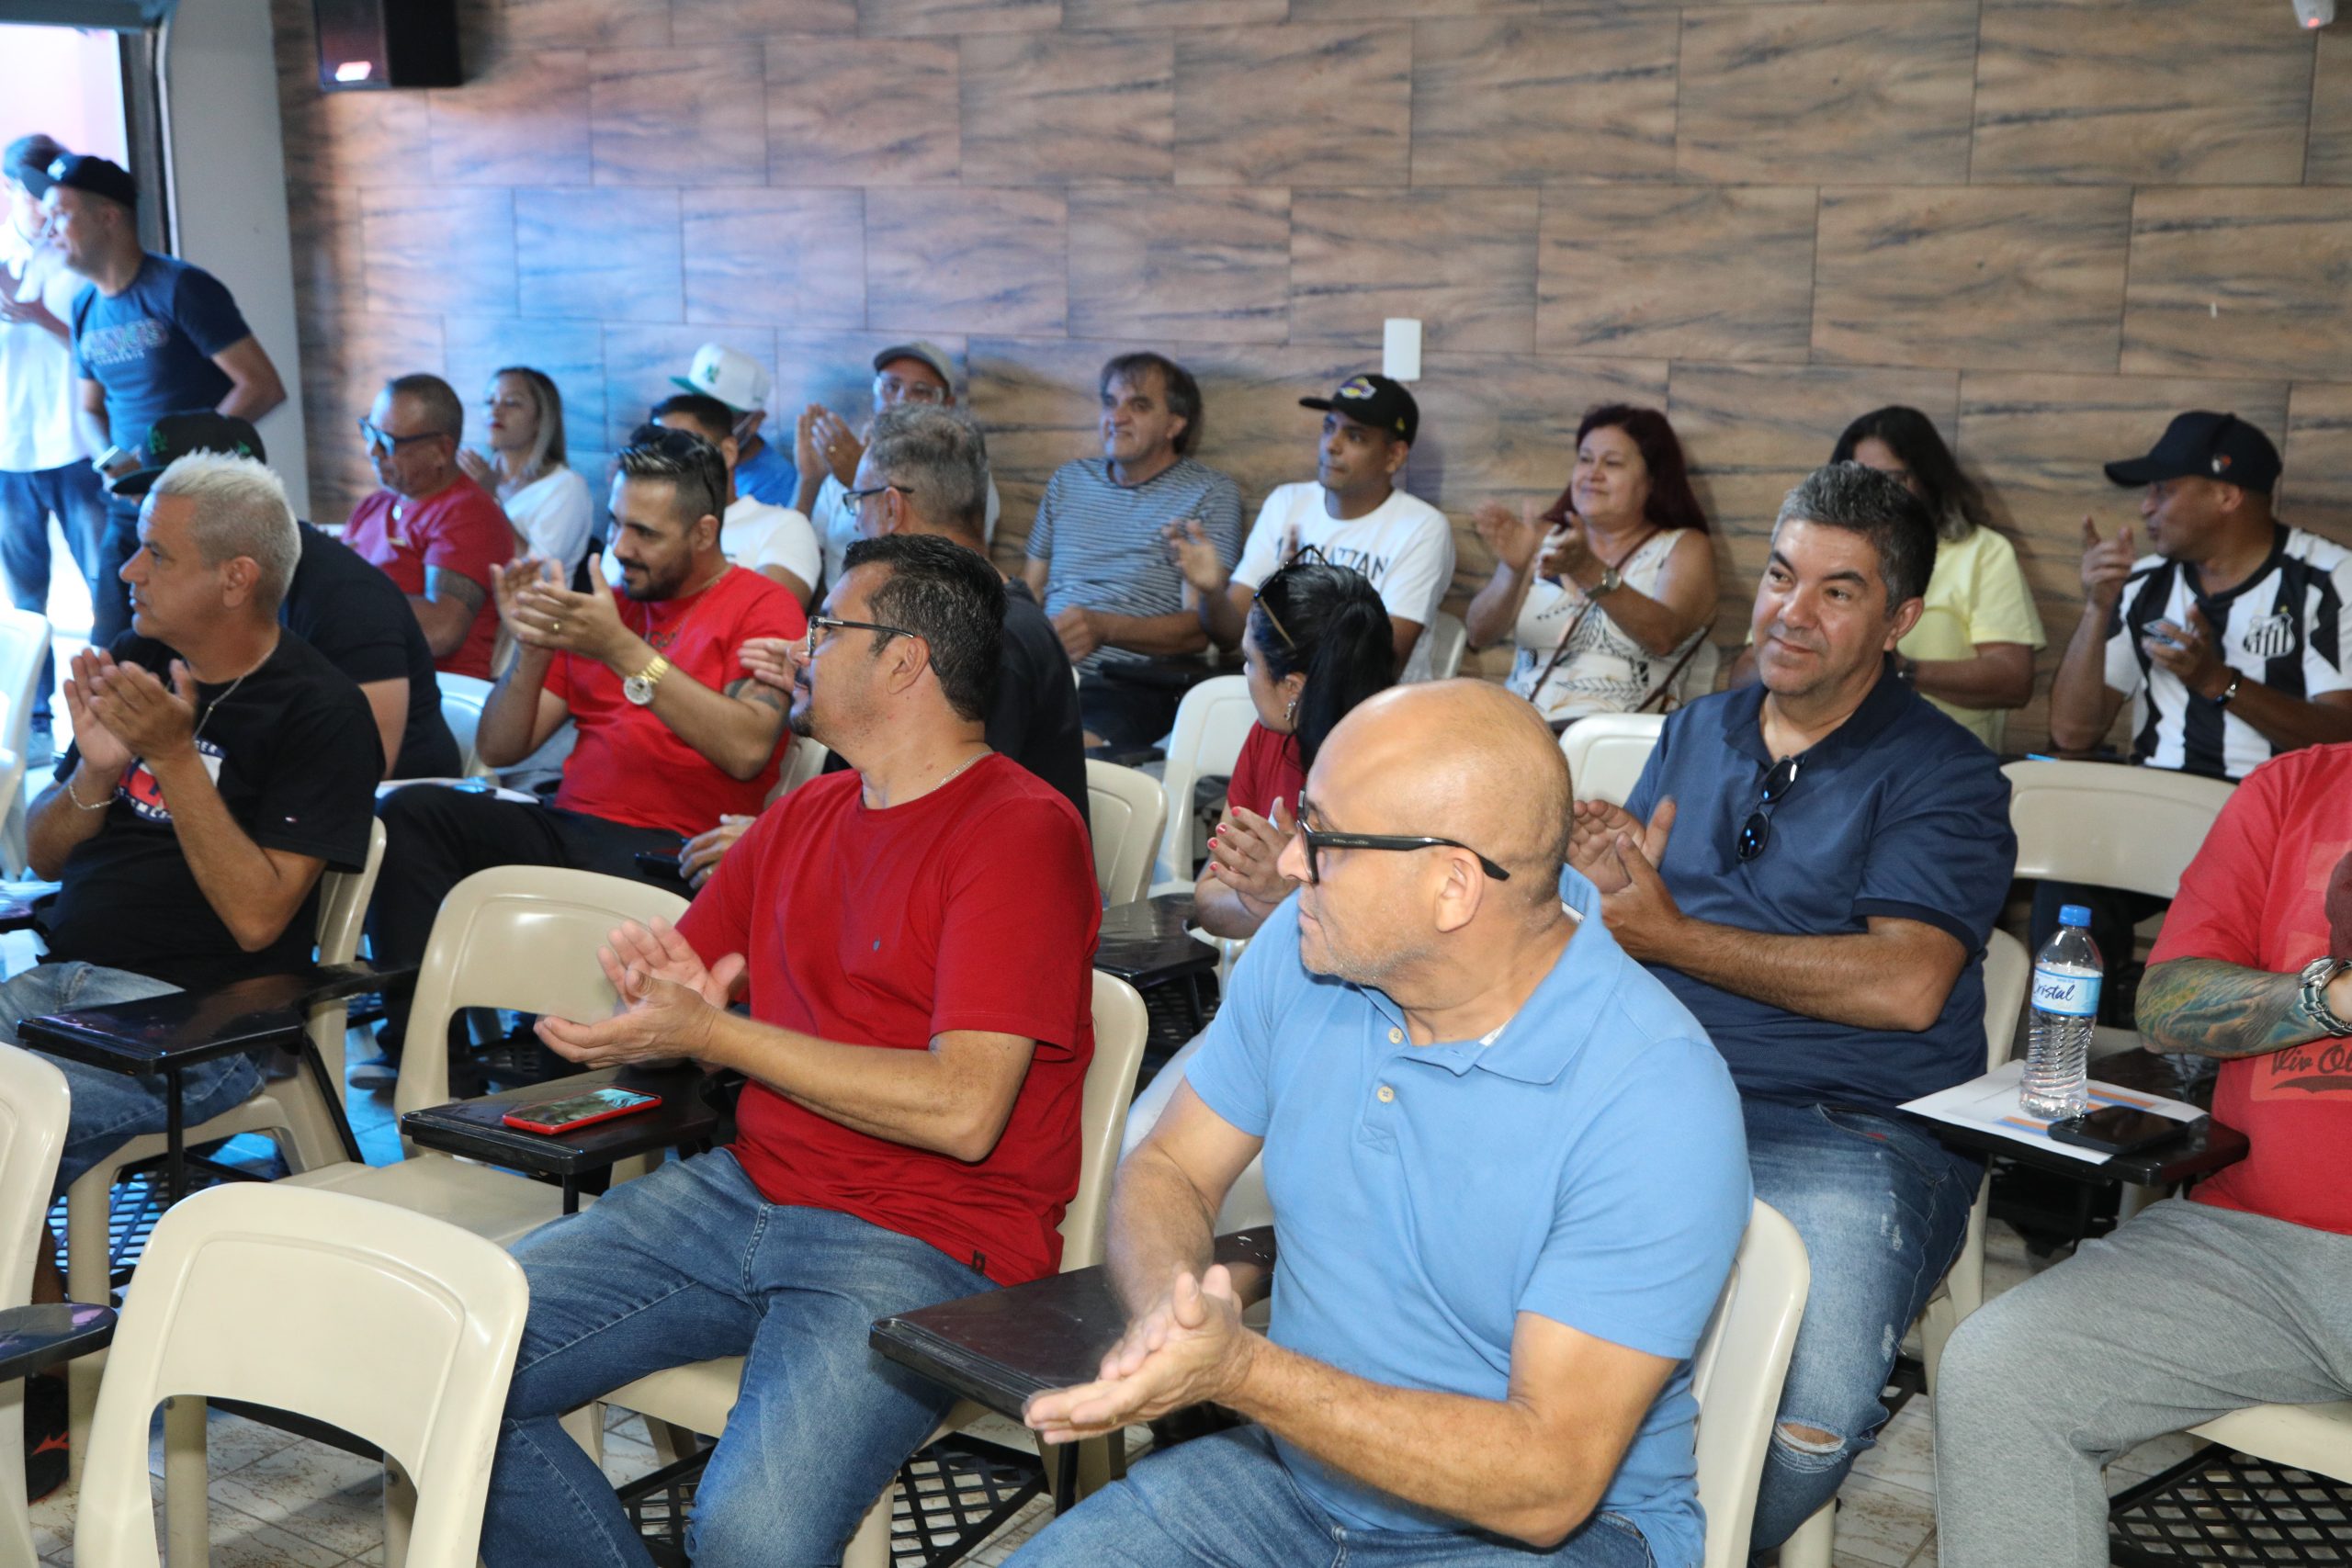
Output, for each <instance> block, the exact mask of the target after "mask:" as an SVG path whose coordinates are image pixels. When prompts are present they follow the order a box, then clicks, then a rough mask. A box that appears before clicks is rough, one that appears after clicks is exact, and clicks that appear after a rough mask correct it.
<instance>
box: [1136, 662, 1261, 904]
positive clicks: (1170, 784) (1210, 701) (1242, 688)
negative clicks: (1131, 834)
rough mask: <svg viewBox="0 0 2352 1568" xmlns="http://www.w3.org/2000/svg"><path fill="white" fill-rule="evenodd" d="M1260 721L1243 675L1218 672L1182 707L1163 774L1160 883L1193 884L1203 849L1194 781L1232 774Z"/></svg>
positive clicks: (1155, 878) (1155, 875)
mask: <svg viewBox="0 0 2352 1568" xmlns="http://www.w3.org/2000/svg"><path fill="white" fill-rule="evenodd" d="M1257 722H1258V705H1257V704H1256V703H1253V702H1251V701H1250V682H1249V680H1248V679H1247V678H1246V677H1244V676H1240V675H1213V676H1211V677H1210V678H1209V679H1207V680H1205V681H1204V682H1201V683H1200V684H1199V685H1197V686H1194V687H1193V689H1192V690H1191V691H1189V692H1186V693H1185V694H1184V700H1183V701H1182V702H1181V703H1179V704H1177V705H1176V724H1175V728H1173V729H1171V730H1170V732H1169V736H1168V761H1167V762H1166V764H1165V765H1164V766H1163V767H1162V768H1161V770H1160V774H1159V778H1160V783H1161V784H1162V785H1163V786H1164V787H1165V788H1166V790H1167V792H1168V826H1167V830H1166V836H1165V837H1164V838H1163V839H1162V840H1160V846H1159V864H1158V865H1157V866H1155V867H1154V868H1153V870H1152V874H1151V880H1152V885H1153V886H1161V885H1163V884H1175V885H1180V886H1183V887H1187V888H1189V887H1191V886H1193V861H1194V860H1196V859H1198V858H1199V856H1200V854H1201V853H1202V846H1201V829H1200V824H1199V823H1198V822H1197V821H1195V820H1194V819H1193V784H1195V783H1196V782H1197V781H1198V780H1199V779H1200V778H1201V777H1202V776H1203V775H1204V774H1209V775H1214V774H1217V773H1232V772H1233V764H1234V763H1235V762H1237V761H1239V760H1240V758H1241V744H1242V742H1243V741H1245V740H1247V739H1249V738H1250V726H1251V725H1253V724H1255V723H1257Z"/></svg>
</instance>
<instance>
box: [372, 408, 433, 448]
mask: <svg viewBox="0 0 2352 1568" xmlns="http://www.w3.org/2000/svg"><path fill="white" fill-rule="evenodd" d="M438 434H441V433H440V432H439V431H437V430H420V431H418V432H417V433H416V434H414V435H394V434H392V433H391V432H390V431H389V430H386V429H384V428H383V427H382V426H380V425H379V424H378V423H376V422H375V421H374V420H372V419H369V418H368V416H367V415H366V414H361V415H360V416H359V438H360V439H361V440H362V441H365V442H366V443H367V444H368V450H369V451H370V452H374V451H378V450H381V451H385V452H397V451H399V450H400V449H401V447H403V446H413V445H414V444H415V443H417V442H419V441H430V440H432V439H433V438H434V437H435V436H436V435H438Z"/></svg>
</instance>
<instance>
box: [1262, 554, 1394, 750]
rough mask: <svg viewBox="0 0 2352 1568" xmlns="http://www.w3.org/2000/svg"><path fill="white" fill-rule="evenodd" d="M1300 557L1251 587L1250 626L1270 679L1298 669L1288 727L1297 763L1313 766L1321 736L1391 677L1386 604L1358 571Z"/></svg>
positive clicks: (1391, 634) (1315, 557) (1390, 634)
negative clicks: (1301, 684)
mask: <svg viewBox="0 0 2352 1568" xmlns="http://www.w3.org/2000/svg"><path fill="white" fill-rule="evenodd" d="M1319 555H1320V552H1307V553H1305V554H1302V555H1301V557H1300V558H1297V559H1295V560H1293V561H1292V562H1291V564H1290V565H1288V566H1286V567H1284V568H1283V569H1282V570H1280V571H1277V572H1275V573H1274V574H1273V575H1272V577H1269V578H1268V579H1266V581H1264V582H1262V583H1261V584H1259V586H1258V602H1257V604H1254V605H1253V606H1252V607H1251V608H1250V634H1251V636H1253V637H1255V638H1256V639H1257V644H1258V651H1259V653H1260V654H1261V655H1262V656H1263V657H1264V658H1265V660H1266V669H1267V671H1268V672H1269V673H1270V674H1272V676H1273V678H1274V679H1275V680H1277V681H1280V680H1283V679H1284V678H1285V677H1287V676H1291V675H1295V674H1300V673H1304V674H1305V675H1306V689H1305V690H1304V691H1302V692H1301V693H1300V694H1299V698H1298V716H1297V718H1296V720H1295V728H1296V734H1297V740H1298V765H1299V766H1300V768H1302V769H1307V768H1312V767H1313V766H1315V753H1316V752H1317V750H1319V749H1320V748H1321V747H1322V745H1323V740H1324V738H1325V737H1326V736H1328V735H1329V734H1330V733H1331V730H1332V728H1334V727H1335V726H1337V725H1338V724H1339V722H1340V720H1341V719H1343V718H1345V717H1347V716H1348V714H1349V713H1350V712H1351V710H1353V708H1354V707H1355V705H1357V704H1358V703H1360V702H1362V701H1363V700H1364V699H1365V698H1366V697H1368V696H1371V695H1372V694H1374V693H1375V692H1381V691H1385V690H1387V689H1388V688H1389V687H1390V686H1392V685H1394V684H1396V682H1397V634H1396V632H1395V630H1394V628H1393V627H1391V626H1390V625H1389V621H1388V607H1387V606H1386V605H1385V604H1382V603H1381V602H1380V594H1379V592H1377V591H1376V590H1374V587H1373V586H1372V584H1371V583H1370V582H1369V581H1366V580H1365V578H1364V577H1363V574H1362V573H1360V572H1355V571H1351V570H1349V569H1348V568H1346V567H1343V566H1333V565H1331V564H1330V563H1329V562H1328V561H1325V560H1323V559H1321V558H1319Z"/></svg>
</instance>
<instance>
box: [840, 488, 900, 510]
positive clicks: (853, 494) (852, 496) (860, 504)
mask: <svg viewBox="0 0 2352 1568" xmlns="http://www.w3.org/2000/svg"><path fill="white" fill-rule="evenodd" d="M891 490H895V491H898V492H899V494H900V495H905V494H906V493H907V487H906V486H904V485H893V484H879V485H869V486H867V487H866V488H865V489H864V490H845V491H842V505H843V506H846V507H848V508H849V510H850V511H851V513H859V512H863V511H865V503H866V502H869V501H871V500H873V499H874V498H875V497H876V496H877V495H880V494H881V493H882V492H883V491H891Z"/></svg>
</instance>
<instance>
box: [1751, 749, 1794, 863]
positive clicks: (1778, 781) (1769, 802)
mask: <svg viewBox="0 0 2352 1568" xmlns="http://www.w3.org/2000/svg"><path fill="white" fill-rule="evenodd" d="M1801 766H1803V761H1802V760H1801V759H1799V758H1796V757H1783V758H1781V760H1780V761H1777V762H1775V763H1773V764H1772V771H1771V772H1770V773H1766V774H1765V775H1764V787H1763V789H1762V790H1761V791H1759V792H1758V795H1757V796H1756V809H1755V810H1753V811H1751V812H1749V813H1748V814H1747V821H1746V822H1744V823H1742V824H1741V825H1740V829H1739V858H1740V859H1741V860H1742V861H1751V860H1754V859H1755V858H1756V857H1757V856H1758V855H1760V854H1762V853H1763V852H1764V846H1765V845H1767V844H1769V843H1770V842H1771V841H1772V815H1771V813H1770V812H1769V811H1767V810H1766V809H1765V807H1768V806H1773V805H1777V804H1779V803H1780V802H1781V800H1783V799H1785V798H1786V797H1787V795H1788V793H1789V791H1791V790H1792V789H1794V788H1795V787H1796V783H1797V771H1798V769H1799V768H1800V767H1801Z"/></svg>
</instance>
